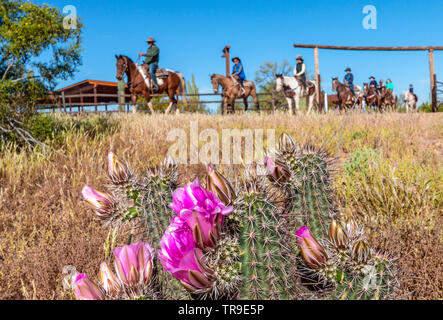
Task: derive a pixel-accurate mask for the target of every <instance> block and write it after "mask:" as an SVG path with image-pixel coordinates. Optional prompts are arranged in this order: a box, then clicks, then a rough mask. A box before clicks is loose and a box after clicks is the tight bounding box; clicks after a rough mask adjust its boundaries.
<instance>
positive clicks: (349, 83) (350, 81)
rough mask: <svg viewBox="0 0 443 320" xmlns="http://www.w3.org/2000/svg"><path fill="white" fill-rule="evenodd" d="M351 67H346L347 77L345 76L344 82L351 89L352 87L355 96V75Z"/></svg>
mask: <svg viewBox="0 0 443 320" xmlns="http://www.w3.org/2000/svg"><path fill="white" fill-rule="evenodd" d="M351 71H352V70H351V68H346V70H345V72H346V74H345V78H344V81H343V82H344V83H345V85H347V86H348V87H349V89H351V92H352V95H353V96H355V91H354V75H353V74H352V73H351Z"/></svg>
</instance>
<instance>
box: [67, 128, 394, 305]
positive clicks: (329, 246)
mask: <svg viewBox="0 0 443 320" xmlns="http://www.w3.org/2000/svg"><path fill="white" fill-rule="evenodd" d="M265 166H266V167H264V166H262V165H259V164H256V163H255V164H253V165H251V166H249V167H247V168H246V169H245V170H244V176H243V177H242V179H238V181H234V182H235V183H236V188H234V187H233V186H232V184H231V183H230V182H229V181H228V180H227V179H226V178H225V177H224V176H223V175H222V174H221V173H220V172H219V171H217V170H216V168H215V167H214V166H212V165H210V166H208V169H207V180H206V188H204V187H202V186H201V185H200V182H199V181H198V180H195V181H194V182H192V183H190V184H187V185H186V186H184V187H183V188H177V165H175V164H174V163H173V162H172V160H170V159H167V160H165V161H164V162H163V164H162V165H161V166H159V167H157V168H155V169H151V170H149V171H148V172H147V174H145V175H144V176H143V178H141V179H137V177H136V176H135V174H134V173H133V172H132V171H131V170H130V168H129V166H128V164H124V163H123V162H122V161H120V160H119V159H118V158H117V156H116V155H115V154H113V153H110V154H109V157H108V174H109V179H110V181H111V184H110V186H109V190H110V192H109V193H104V192H99V191H96V190H94V189H92V188H90V187H88V186H85V188H84V189H83V192H82V194H83V197H84V198H85V201H86V202H87V204H88V205H89V206H90V207H91V208H92V209H93V210H94V211H95V213H96V214H97V216H98V217H100V218H101V219H103V220H104V221H105V222H106V223H122V224H125V223H129V224H130V226H132V227H133V230H136V231H137V233H136V234H135V238H137V239H138V241H148V242H149V243H151V244H152V246H153V248H154V249H153V250H155V251H157V252H158V259H153V260H152V263H151V266H150V270H151V271H149V272H152V276H150V278H149V280H150V282H149V288H148V287H146V283H144V282H143V286H140V285H138V286H137V285H136V283H139V282H137V281H139V280H140V279H139V278H137V279H135V278H134V277H135V276H136V275H137V276H138V277H140V273H137V272H135V271H134V273H131V272H130V273H127V271H128V270H131V269H127V268H126V269H125V268H124V267H119V264H118V263H116V272H117V273H118V277H116V276H114V274H113V273H112V271H111V270H110V268H109V267H108V265H107V264H103V265H102V266H101V273H100V275H101V279H102V285H101V286H100V287H98V286H96V285H95V284H93V283H92V282H91V281H90V280H89V279H87V277H85V276H79V277H78V279H76V280H75V281H74V283H77V291H76V292H81V290H80V289H82V290H83V291H84V292H85V295H84V297H86V298H95V299H105V298H109V297H110V296H114V297H115V296H116V295H115V294H114V293H113V292H117V291H119V290H120V291H121V290H122V288H125V286H126V287H127V286H128V285H130V284H131V283H130V282H131V281H135V282H136V283H135V282H134V284H133V285H135V287H134V286H133V287H131V288H132V289H131V291H125V292H126V296H125V297H129V298H148V299H150V298H154V299H186V298H193V299H299V298H306V297H309V298H326V299H377V298H386V297H389V296H390V294H391V293H392V291H393V288H394V287H395V281H396V278H395V272H394V268H393V264H392V260H391V259H390V258H389V256H388V255H387V254H385V253H382V252H381V251H379V250H375V249H374V248H370V247H369V245H368V243H367V242H366V240H365V236H364V229H363V228H362V227H360V226H359V225H358V224H357V223H356V222H355V221H354V220H353V219H348V220H346V221H343V223H341V222H340V221H339V218H338V214H337V212H338V210H337V208H336V207H335V206H334V201H333V200H334V199H333V192H332V187H331V172H332V169H331V161H330V159H329V157H328V156H327V154H326V152H324V151H321V150H316V149H315V148H313V147H298V146H296V144H295V142H294V140H293V139H292V137H291V136H289V135H287V134H283V135H282V136H281V137H280V139H279V143H278V147H277V151H275V152H274V153H270V152H268V154H267V155H266V157H265ZM240 181H241V182H240ZM325 238H326V239H325ZM132 240H133V239H132V237H130V239H129V242H131V241H132ZM149 248H150V247H149ZM125 250H126V251H127V252H129V251H128V250H129V249H125ZM126 251H125V252H126ZM145 251H146V250H145ZM148 251H149V252H146V253H144V255H145V256H146V255H147V254H148V253H149V256H150V257H153V256H154V254H153V251H151V250H148ZM120 256H126V257H129V254H126V255H119V254H117V255H116V259H117V260H118V259H119V257H120ZM118 261H119V260H118ZM140 261H141V260H140ZM128 268H132V269H134V270H136V269H137V266H136V265H135V264H134V267H128ZM125 270H126V271H125ZM144 270H145V269H144ZM122 277H123V278H122ZM124 277H126V278H124ZM125 279H126V281H125ZM140 281H141V280H140ZM79 290H80V291H79ZM80 298H81V297H80Z"/></svg>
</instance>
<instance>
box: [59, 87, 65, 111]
mask: <svg viewBox="0 0 443 320" xmlns="http://www.w3.org/2000/svg"><path fill="white" fill-rule="evenodd" d="M62 103H63V110H64V112H66V99H65V92H64V91H62ZM60 111H61V110H60Z"/></svg>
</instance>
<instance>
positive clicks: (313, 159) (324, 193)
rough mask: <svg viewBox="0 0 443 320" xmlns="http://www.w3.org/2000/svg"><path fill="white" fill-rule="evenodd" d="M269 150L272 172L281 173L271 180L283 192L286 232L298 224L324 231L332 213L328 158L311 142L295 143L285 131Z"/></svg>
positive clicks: (313, 230) (330, 163)
mask: <svg viewBox="0 0 443 320" xmlns="http://www.w3.org/2000/svg"><path fill="white" fill-rule="evenodd" d="M271 153H273V155H272V156H273V157H275V159H274V161H275V163H276V166H277V169H279V170H276V173H277V172H279V171H280V172H283V173H284V174H283V175H282V178H280V179H279V181H278V182H277V183H275V182H274V183H275V184H276V185H278V186H279V187H280V188H281V189H282V191H283V192H284V193H285V194H286V201H285V209H286V213H287V215H288V219H287V222H288V225H287V227H288V229H289V232H291V233H292V234H294V233H295V231H296V229H297V227H300V226H301V225H306V226H308V227H309V228H310V230H312V232H313V233H314V235H321V234H323V233H324V232H326V231H327V228H328V223H329V221H330V220H331V218H333V217H335V215H336V208H335V206H334V194H333V191H332V187H331V185H332V184H331V177H332V172H333V167H332V159H331V158H330V157H329V155H328V154H327V152H325V151H324V150H318V149H316V148H315V147H313V146H309V145H308V146H304V147H298V146H297V145H296V144H295V142H294V140H293V138H292V137H291V136H290V135H288V134H286V133H283V134H282V135H281V137H280V138H279V141H278V144H277V150H276V151H274V152H272V151H271ZM288 172H289V173H288ZM274 180H275V179H274Z"/></svg>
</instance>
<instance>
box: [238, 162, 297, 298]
mask: <svg viewBox="0 0 443 320" xmlns="http://www.w3.org/2000/svg"><path fill="white" fill-rule="evenodd" d="M255 172H256V168H254V174H255ZM254 174H253V175H254ZM249 176H251V175H249ZM251 178H253V179H251ZM266 186H267V184H266V182H265V181H264V178H263V177H262V178H261V177H260V176H253V177H249V179H248V180H247V181H246V183H245V187H244V189H243V190H242V193H241V195H240V197H239V198H238V199H237V200H236V202H235V203H234V207H235V211H236V212H235V213H234V214H236V215H237V216H240V217H241V219H240V228H239V232H238V237H239V240H240V247H241V249H242V252H243V254H242V256H241V264H242V280H243V281H242V289H241V296H242V298H245V299H253V300H263V299H287V298H288V297H289V294H288V292H289V290H288V286H289V284H288V281H289V275H288V274H287V273H286V270H285V267H286V266H287V265H289V261H290V255H285V254H284V253H285V252H286V250H285V249H284V246H283V241H284V238H283V232H282V230H281V227H282V225H281V224H280V222H279V221H280V217H279V214H280V212H279V210H278V209H277V206H276V204H275V202H274V200H273V199H272V197H270V194H269V193H268V192H267V191H266V189H267V187H266Z"/></svg>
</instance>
